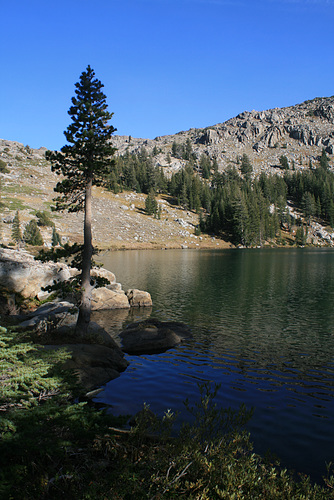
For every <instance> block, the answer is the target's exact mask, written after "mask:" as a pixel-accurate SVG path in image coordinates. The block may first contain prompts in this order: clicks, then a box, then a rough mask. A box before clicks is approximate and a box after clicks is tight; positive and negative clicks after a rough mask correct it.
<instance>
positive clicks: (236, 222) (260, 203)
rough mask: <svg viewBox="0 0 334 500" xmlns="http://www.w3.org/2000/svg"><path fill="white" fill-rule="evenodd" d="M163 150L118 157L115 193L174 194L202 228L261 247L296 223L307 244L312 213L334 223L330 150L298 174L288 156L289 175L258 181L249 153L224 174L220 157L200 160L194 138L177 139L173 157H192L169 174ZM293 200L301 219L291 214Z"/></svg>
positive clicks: (111, 180) (286, 172) (112, 175)
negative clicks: (160, 161) (157, 159)
mask: <svg viewBox="0 0 334 500" xmlns="http://www.w3.org/2000/svg"><path fill="white" fill-rule="evenodd" d="M158 153H159V151H158V150H157V149H156V150H153V154H152V156H150V155H149V154H148V153H147V151H146V150H145V149H144V148H142V149H141V151H140V152H139V153H136V154H135V153H129V152H127V153H126V154H125V155H123V156H120V157H117V158H116V162H115V167H114V169H113V170H112V172H111V173H110V175H109V176H108V179H107V184H108V188H109V189H110V190H112V191H113V192H114V193H118V192H120V191H123V190H135V191H137V192H139V193H146V194H150V195H151V196H152V194H153V195H154V194H157V193H164V194H169V195H171V196H172V197H174V199H175V202H176V203H178V204H179V205H181V206H183V207H184V208H186V209H189V210H194V211H196V212H197V213H199V214H200V228H199V231H200V230H201V231H203V232H208V233H211V234H215V235H224V237H227V238H229V239H230V240H231V241H232V242H233V243H235V244H241V245H245V246H256V245H261V244H262V243H263V242H264V241H267V240H272V239H274V238H276V237H277V236H278V235H279V234H280V229H281V228H282V227H284V228H285V229H287V230H289V229H291V227H292V225H296V226H297V227H298V226H300V229H299V230H297V236H298V238H299V239H300V243H303V242H304V240H305V236H306V230H305V229H303V227H302V226H303V224H305V223H308V222H309V221H310V218H311V217H317V218H319V219H320V220H321V221H322V223H324V224H329V225H331V226H334V175H333V173H332V172H331V171H330V170H329V168H328V167H329V159H328V157H327V155H326V153H325V152H323V154H322V156H321V158H320V159H319V163H318V165H317V167H316V168H315V167H313V165H312V164H311V163H310V168H309V169H308V170H306V171H303V172H297V171H295V170H289V166H288V164H286V163H287V162H284V161H283V160H282V161H280V163H281V166H282V168H283V169H284V175H283V176H279V175H277V174H276V175H266V174H264V173H262V174H261V175H260V176H259V177H258V178H256V179H252V178H251V173H252V170H253V168H252V165H251V162H250V160H249V158H248V157H247V155H243V156H242V157H241V158H240V159H238V161H237V165H234V166H231V167H230V168H228V169H227V170H226V171H225V172H223V173H219V172H218V166H217V162H216V160H215V159H213V160H211V159H210V158H209V157H208V156H207V155H206V154H202V155H201V157H200V158H199V159H197V157H196V155H195V154H194V153H193V152H192V149H191V144H190V142H189V141H188V143H186V144H185V145H182V144H181V145H180V144H177V143H173V146H172V150H171V155H172V156H174V157H177V158H183V159H185V160H187V166H186V167H184V168H182V169H181V170H179V171H178V172H176V173H174V174H172V176H171V177H170V178H167V177H166V175H165V174H164V171H163V169H162V168H161V167H157V166H154V160H153V156H155V155H156V154H158ZM168 156H169V158H168V157H167V161H169V162H170V154H169V155H168ZM283 159H284V158H283ZM287 200H289V202H290V203H291V204H292V205H293V206H294V208H295V209H297V210H298V211H299V212H300V214H301V218H297V219H292V218H291V216H290V214H289V211H288V209H287ZM302 219H303V222H302Z"/></svg>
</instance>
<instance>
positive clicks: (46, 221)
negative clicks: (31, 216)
mask: <svg viewBox="0 0 334 500" xmlns="http://www.w3.org/2000/svg"><path fill="white" fill-rule="evenodd" d="M36 217H37V219H38V220H37V224H38V225H39V226H47V227H54V225H55V224H54V222H53V221H52V220H51V219H50V217H49V215H48V214H47V212H45V211H43V212H41V211H40V210H38V211H37V212H36Z"/></svg>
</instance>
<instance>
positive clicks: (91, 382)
mask: <svg viewBox="0 0 334 500" xmlns="http://www.w3.org/2000/svg"><path fill="white" fill-rule="evenodd" d="M76 272H77V271H76V270H74V269H73V268H70V267H69V266H67V265H66V264H60V263H57V264H56V263H54V262H47V263H41V262H39V261H36V260H35V259H34V257H33V256H32V255H30V254H29V253H28V252H26V251H23V250H12V249H6V248H0V287H1V289H2V290H3V291H4V292H5V293H3V296H5V295H6V296H7V300H9V302H10V300H12V301H13V302H12V304H10V303H9V304H8V303H7V309H6V304H4V303H2V304H1V309H2V310H1V313H2V314H3V313H5V314H6V313H7V314H10V313H12V314H15V313H17V312H18V311H17V310H16V309H15V297H16V295H20V296H21V297H23V298H24V299H30V300H32V299H33V300H34V303H35V305H38V303H39V301H40V300H42V299H43V300H45V299H47V298H48V293H47V292H45V291H43V290H42V288H44V287H45V286H47V285H50V284H52V283H53V282H54V281H64V280H67V279H69V278H70V277H71V276H73V274H74V273H76ZM92 274H95V275H99V276H103V277H104V278H106V279H107V280H108V281H109V285H106V286H104V287H101V288H97V289H95V290H94V291H93V296H92V318H91V319H92V320H91V322H90V325H89V332H88V337H85V338H84V339H81V338H80V339H78V338H77V337H76V336H75V324H76V320H77V315H78V310H77V307H76V306H75V305H74V303H72V302H71V301H64V300H53V301H47V302H45V303H43V304H42V305H40V306H39V307H37V306H35V307H34V308H33V309H32V310H31V311H30V312H28V313H26V314H24V315H22V314H21V315H19V316H16V320H17V328H18V330H19V331H28V332H32V334H33V338H34V339H35V342H36V347H37V348H38V349H46V350H50V349H55V350H57V349H60V348H64V349H66V351H68V352H70V354H71V357H70V358H69V359H68V360H67V361H66V362H65V363H64V365H63V368H64V369H66V370H71V371H72V372H73V373H74V374H75V375H76V377H77V380H78V382H79V383H80V384H81V386H82V387H83V390H84V392H85V393H87V392H88V393H89V392H91V391H93V390H96V389H98V388H99V387H101V386H102V385H104V384H105V383H107V382H109V381H110V380H113V379H114V378H116V377H118V376H119V375H120V373H121V372H122V371H124V370H125V369H126V368H127V366H128V365H129V362H128V361H127V360H126V359H125V356H124V353H141V354H143V353H146V354H150V353H153V352H154V353H155V352H163V351H165V350H167V349H169V348H170V347H173V346H175V345H176V344H179V343H181V342H182V341H183V340H184V339H185V338H189V337H190V336H191V333H190V331H189V328H187V327H186V326H185V325H182V324H181V323H175V322H174V323H170V322H169V323H162V322H159V321H157V320H154V319H151V320H150V319H149V318H146V319H144V320H142V321H139V322H138V321H137V322H135V323H131V324H130V325H128V326H127V327H126V328H125V329H123V330H122V328H123V322H124V320H125V319H126V316H125V315H121V316H120V317H119V315H118V314H117V313H118V312H119V311H130V310H131V309H132V310H133V309H137V308H144V309H146V310H147V316H150V313H151V310H152V299H151V296H150V294H149V293H148V292H146V291H142V290H138V289H136V288H132V289H130V290H127V291H126V292H124V291H123V290H122V286H121V284H120V283H117V282H116V277H115V275H114V274H113V273H112V272H110V271H107V270H105V269H103V268H102V269H100V268H97V269H94V270H93V271H92ZM49 298H50V296H49ZM11 307H12V310H11ZM104 312H108V313H109V314H112V313H113V312H115V316H114V318H112V319H111V321H110V316H109V319H108V315H107V317H106V316H105V317H104V318H103V313H104ZM94 314H95V316H94ZM99 315H100V316H99ZM101 315H102V316H101ZM127 317H129V315H127ZM99 318H100V319H101V318H102V320H103V321H104V323H103V321H102V325H101V324H99ZM116 324H117V328H114V330H115V331H116V332H117V333H118V332H119V331H120V330H122V331H121V333H120V334H119V335H117V334H116V335H112V333H111V332H110V329H111V330H112V329H113V328H112V325H114V326H115V325H116Z"/></svg>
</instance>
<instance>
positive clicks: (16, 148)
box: [0, 96, 334, 248]
mask: <svg viewBox="0 0 334 500" xmlns="http://www.w3.org/2000/svg"><path fill="white" fill-rule="evenodd" d="M187 142H188V143H190V144H191V148H192V152H193V157H196V158H197V159H199V158H200V156H201V155H202V154H203V153H204V154H206V155H208V156H209V157H210V158H211V159H213V158H215V159H216V161H217V164H218V169H219V170H220V171H223V170H225V169H226V168H228V167H229V166H236V167H238V163H239V159H240V157H241V156H242V155H243V154H247V156H248V157H249V159H250V161H251V163H252V165H253V175H259V174H260V173H261V172H265V173H275V172H276V173H282V170H281V166H280V162H279V159H280V157H281V156H282V155H284V156H286V157H287V159H288V162H289V164H290V166H292V165H293V167H294V168H295V169H296V170H304V169H307V168H309V165H310V161H311V162H312V164H316V162H317V161H318V160H319V157H320V155H321V152H322V150H323V149H325V151H326V152H327V154H328V155H329V157H330V169H333V157H332V155H333V154H334V96H332V97H324V98H315V99H313V100H310V101H305V102H303V103H301V104H297V105H295V106H290V107H286V108H275V109H270V110H267V111H250V112H248V111H244V112H242V113H240V114H239V115H238V116H236V117H234V118H231V119H229V120H227V121H226V122H224V123H219V124H216V125H213V126H210V127H207V128H204V129H195V128H194V129H190V130H188V131H183V132H179V133H177V134H174V135H168V136H163V137H156V138H155V139H140V138H132V137H131V136H130V137H128V136H126V137H125V136H114V137H113V144H114V145H115V146H116V147H117V148H118V151H117V154H118V155H122V154H125V152H126V151H128V152H130V153H132V152H134V153H136V152H139V151H140V150H141V149H142V148H145V149H146V151H147V153H148V154H150V155H152V158H153V162H154V163H155V164H156V165H158V166H160V167H162V168H163V169H164V171H165V173H166V174H167V175H171V173H172V172H175V171H177V170H179V169H180V168H182V167H183V166H186V165H187V163H188V162H187V160H185V159H183V158H177V157H175V156H173V154H172V149H173V144H174V143H176V144H186V143H187ZM45 151H46V149H45V148H40V149H38V150H36V149H31V148H30V147H29V146H24V145H23V144H20V143H17V142H12V141H7V140H1V139H0V160H2V162H3V164H5V165H6V168H5V169H4V170H2V173H1V174H0V177H1V201H2V203H3V208H2V213H3V217H2V218H3V221H4V223H3V224H2V238H3V241H4V242H5V243H8V242H9V241H10V239H11V221H12V218H13V216H14V213H15V211H16V210H17V209H19V210H20V215H21V220H22V226H23V228H24V226H25V224H26V223H27V222H28V221H29V220H31V218H34V216H35V214H36V211H37V210H40V211H49V213H50V206H51V204H52V198H53V197H54V195H55V193H54V192H53V187H54V186H55V184H56V182H57V176H56V175H55V174H53V173H52V172H51V169H50V165H49V164H48V162H47V161H46V160H45ZM195 163H196V162H195ZM158 201H159V203H160V204H161V207H162V214H161V219H160V220H158V219H154V218H152V217H148V216H147V215H145V214H144V210H143V209H144V205H145V195H143V194H139V193H133V192H124V193H120V194H118V195H114V194H112V193H110V192H108V191H106V190H103V189H101V188H97V189H95V191H94V208H93V217H94V221H93V224H94V227H93V235H94V237H95V244H97V245H98V246H100V247H104V248H106V247H107V248H111V247H113V248H150V247H154V248H156V247H158V248H160V247H167V248H173V247H180V246H184V247H201V246H215V247H216V246H217V245H218V246H226V245H227V244H225V243H224V242H222V241H221V240H217V239H216V240H214V239H212V238H210V237H207V236H202V237H201V238H199V237H196V236H195V235H194V229H195V227H196V225H197V224H198V216H197V215H196V214H195V213H193V212H189V211H185V210H182V209H181V208H180V207H176V206H175V205H172V204H171V203H170V201H171V200H169V199H168V197H164V198H162V197H161V198H160V199H159V200H158ZM51 216H52V219H53V221H54V222H55V224H56V228H57V230H58V231H59V232H60V233H61V235H62V237H63V240H65V241H66V240H70V241H81V238H82V216H81V214H67V213H63V214H61V213H53V214H52V215H51ZM42 234H43V237H44V241H45V242H50V240H51V228H44V229H42Z"/></svg>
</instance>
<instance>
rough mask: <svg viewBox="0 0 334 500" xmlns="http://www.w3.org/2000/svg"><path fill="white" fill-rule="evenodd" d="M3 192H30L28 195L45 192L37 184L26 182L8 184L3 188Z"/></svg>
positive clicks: (19, 193) (20, 193)
mask: <svg viewBox="0 0 334 500" xmlns="http://www.w3.org/2000/svg"><path fill="white" fill-rule="evenodd" d="M2 192H3V193H9V194H18V195H22V194H28V195H32V194H33V195H34V196H38V195H40V194H43V192H42V191H41V190H40V189H37V188H36V186H34V185H30V186H27V185H25V184H22V185H20V184H6V185H4V186H3V188H2Z"/></svg>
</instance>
